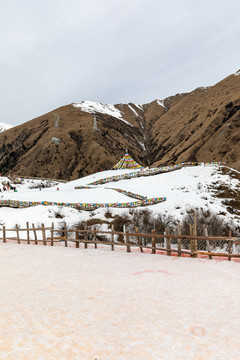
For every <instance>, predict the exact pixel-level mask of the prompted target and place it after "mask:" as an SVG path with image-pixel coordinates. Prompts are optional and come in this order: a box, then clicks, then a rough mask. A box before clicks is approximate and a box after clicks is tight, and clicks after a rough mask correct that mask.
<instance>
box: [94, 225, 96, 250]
mask: <svg viewBox="0 0 240 360" xmlns="http://www.w3.org/2000/svg"><path fill="white" fill-rule="evenodd" d="M94 241H95V243H94V247H95V249H97V243H96V241H97V233H96V228H94Z"/></svg>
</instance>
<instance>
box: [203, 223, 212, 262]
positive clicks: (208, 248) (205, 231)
mask: <svg viewBox="0 0 240 360" xmlns="http://www.w3.org/2000/svg"><path fill="white" fill-rule="evenodd" d="M204 235H205V236H208V229H207V228H205V229H204ZM206 244H207V252H208V253H210V252H211V249H210V243H209V240H206ZM209 259H212V255H209Z"/></svg>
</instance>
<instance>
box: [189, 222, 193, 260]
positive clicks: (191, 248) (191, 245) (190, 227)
mask: <svg viewBox="0 0 240 360" xmlns="http://www.w3.org/2000/svg"><path fill="white" fill-rule="evenodd" d="M189 235H193V224H189ZM190 252H191V256H192V257H193V255H194V254H193V253H194V240H193V239H190Z"/></svg>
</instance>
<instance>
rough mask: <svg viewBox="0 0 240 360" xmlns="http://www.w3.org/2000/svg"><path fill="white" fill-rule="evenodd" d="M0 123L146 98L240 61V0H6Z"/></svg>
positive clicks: (0, 29)
mask: <svg viewBox="0 0 240 360" xmlns="http://www.w3.org/2000/svg"><path fill="white" fill-rule="evenodd" d="M0 5H1V14H0V34H1V37H0V79H1V82H0V87H1V98H0V122H7V123H11V124H20V123H22V122H25V121H27V120H30V119H32V118H34V117H36V116H38V115H41V114H43V113H45V112H47V111H50V110H52V109H54V108H56V107H58V106H61V105H64V104H68V103H71V102H74V101H82V100H92V101H100V102H103V103H120V102H130V101H131V102H136V103H146V102H149V101H152V100H154V99H156V98H160V99H163V98H165V97H167V96H169V95H174V94H176V93H178V92H185V91H191V90H193V89H194V88H196V87H198V86H208V85H213V84H214V83H216V82H218V81H219V80H221V79H222V78H224V77H225V76H227V75H229V74H230V73H232V72H235V71H236V70H238V69H239V68H240V63H239V55H240V48H239V46H238V42H239V13H240V3H239V2H238V0H229V1H225V0H222V1H221V0H218V1H217V0H211V1H207V0H198V1H195V0H183V1H177V0H168V1H162V0H131V1H129V0H101V1H99V0H68V1H67V0H50V1H47V0H42V1H38V0H21V1H19V0H11V1H9V2H6V1H3V0H0Z"/></svg>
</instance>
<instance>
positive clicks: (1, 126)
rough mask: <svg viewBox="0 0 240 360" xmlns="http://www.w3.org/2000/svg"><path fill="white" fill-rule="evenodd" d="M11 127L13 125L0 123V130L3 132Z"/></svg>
mask: <svg viewBox="0 0 240 360" xmlns="http://www.w3.org/2000/svg"><path fill="white" fill-rule="evenodd" d="M12 127H13V125H10V124H6V123H0V132H3V131H5V130H9V129H11V128H12Z"/></svg>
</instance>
